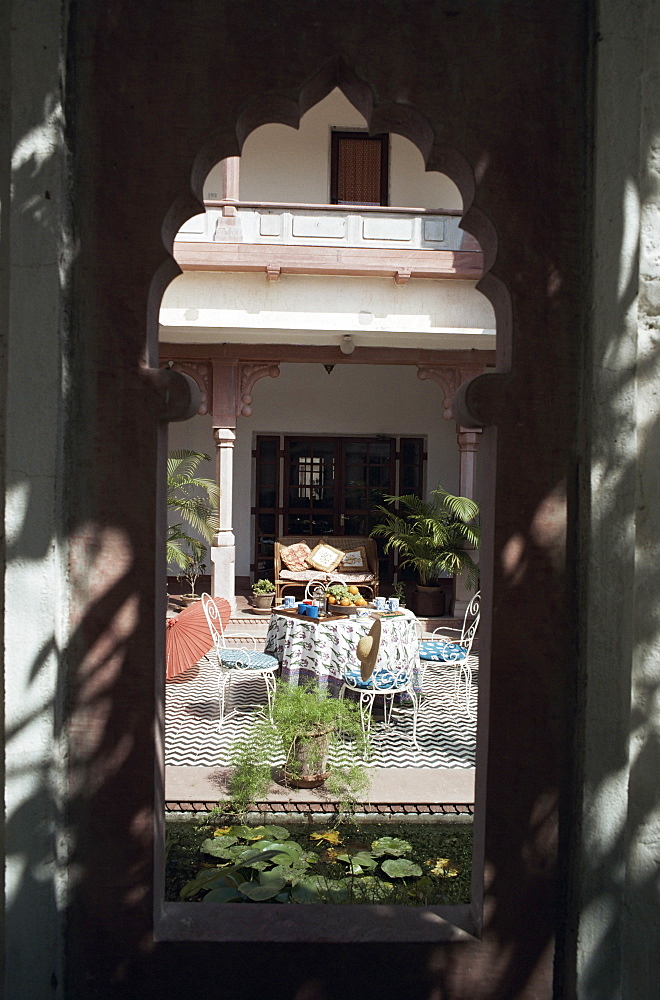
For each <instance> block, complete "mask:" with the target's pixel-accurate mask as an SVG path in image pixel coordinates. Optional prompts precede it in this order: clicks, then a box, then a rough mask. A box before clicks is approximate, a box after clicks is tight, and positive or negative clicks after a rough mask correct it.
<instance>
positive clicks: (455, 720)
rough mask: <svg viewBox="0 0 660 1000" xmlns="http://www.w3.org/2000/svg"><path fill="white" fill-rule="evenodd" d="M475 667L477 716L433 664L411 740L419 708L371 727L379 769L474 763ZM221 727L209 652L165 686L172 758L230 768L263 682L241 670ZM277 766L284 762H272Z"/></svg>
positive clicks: (261, 700)
mask: <svg viewBox="0 0 660 1000" xmlns="http://www.w3.org/2000/svg"><path fill="white" fill-rule="evenodd" d="M470 665H471V666H472V670H473V679H472V704H471V708H472V717H471V718H470V717H468V715H467V713H466V711H465V703H464V696H462V698H461V704H460V705H457V704H455V703H454V680H453V673H452V672H451V670H449V671H448V670H446V669H445V670H444V671H443V670H442V669H438V668H435V669H434V668H431V669H429V670H428V671H427V674H426V677H425V679H424V699H423V701H422V704H421V708H420V712H419V717H418V721H417V742H418V745H419V750H416V749H415V746H414V744H413V742H412V709H411V708H397V707H395V709H394V712H393V713H392V725H391V727H385V726H384V724H383V723H375V724H374V727H373V730H372V737H373V739H372V758H371V761H370V765H371V766H372V767H457V768H464V767H474V751H475V742H476V699H477V693H476V688H477V683H478V669H477V668H478V659H477V657H476V656H471V657H470ZM232 697H234V699H235V700H234V701H233V702H228V704H227V712H230V711H231V710H232V709H236V710H237V711H233V712H232V714H228V715H226V716H225V721H224V723H223V726H222V730H221V731H220V732H219V731H218V716H219V710H218V694H217V666H216V665H215V664H214V663H213V662H212V661H211V660H210V659H209V658H208V657H205V658H204V659H203V660H200V662H199V663H198V664H197V665H196V666H194V667H191V668H190V670H187V671H186V672H185V673H184V674H180V675H179V676H178V677H177V678H175V679H174V680H172V681H169V682H168V683H167V685H166V713H165V720H166V736H165V763H166V764H168V765H178V766H200V767H223V766H227V765H228V764H229V762H230V761H229V758H230V753H231V747H232V745H233V743H234V742H235V741H236V740H237V739H239V738H244V737H246V736H248V735H249V732H250V729H251V727H252V725H253V723H254V719H255V715H256V713H257V712H259V709H258V708H255V707H251V706H254V705H255V703H257V704H265V701H266V698H265V691H264V686H263V682H262V681H259V680H258V679H256V678H250V677H246V676H245V675H241V677H240V679H238V678H237V679H236V680H235V682H234V684H233V685H232ZM271 763H272V765H273V766H275V765H277V764H281V763H282V761H277V760H273V761H272V762H271Z"/></svg>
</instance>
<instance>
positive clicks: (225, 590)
mask: <svg viewBox="0 0 660 1000" xmlns="http://www.w3.org/2000/svg"><path fill="white" fill-rule="evenodd" d="M213 437H214V439H215V468H216V473H215V476H216V482H217V484H218V487H219V489H220V516H219V518H218V522H219V523H218V532H217V534H216V535H215V536H214V538H213V544H212V546H211V593H212V594H213V596H214V597H225V598H226V599H227V600H228V601H229V603H230V604H231V609H232V612H234V611H235V610H236V591H235V586H236V584H235V579H236V567H235V564H236V538H235V537H234V531H233V524H232V509H231V508H232V488H233V473H234V441H235V439H236V435H235V434H234V432H233V430H231V429H230V428H229V427H214V428H213Z"/></svg>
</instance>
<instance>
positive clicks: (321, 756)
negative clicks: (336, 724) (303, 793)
mask: <svg viewBox="0 0 660 1000" xmlns="http://www.w3.org/2000/svg"><path fill="white" fill-rule="evenodd" d="M331 732H332V729H328V730H326V731H325V732H323V733H307V734H306V735H305V736H302V737H299V738H298V739H297V740H295V742H294V745H293V750H292V752H291V756H292V759H293V761H295V763H296V768H295V771H296V773H295V774H291V773H290V772H288V771H287V769H286V766H285V768H284V777H285V779H286V783H287V784H288V785H291V786H292V788H318V786H319V785H322V784H323V782H324V781H326V780H327V778H328V775H329V772H328V771H327V770H326V768H327V766H328V742H329V739H330V733H331Z"/></svg>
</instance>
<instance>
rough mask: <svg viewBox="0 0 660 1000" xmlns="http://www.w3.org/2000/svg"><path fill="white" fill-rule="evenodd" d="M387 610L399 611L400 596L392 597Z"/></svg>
mask: <svg viewBox="0 0 660 1000" xmlns="http://www.w3.org/2000/svg"><path fill="white" fill-rule="evenodd" d="M387 610H388V611H398V610H399V598H398V597H390V599H389V600H388V602H387Z"/></svg>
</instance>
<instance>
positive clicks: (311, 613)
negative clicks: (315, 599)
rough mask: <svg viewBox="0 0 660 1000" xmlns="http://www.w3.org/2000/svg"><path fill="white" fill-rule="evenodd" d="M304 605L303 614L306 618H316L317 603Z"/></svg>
mask: <svg viewBox="0 0 660 1000" xmlns="http://www.w3.org/2000/svg"><path fill="white" fill-rule="evenodd" d="M306 607H307V611H306V612H305V614H306V615H307V617H308V618H318V616H319V608H318V604H308V605H306Z"/></svg>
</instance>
